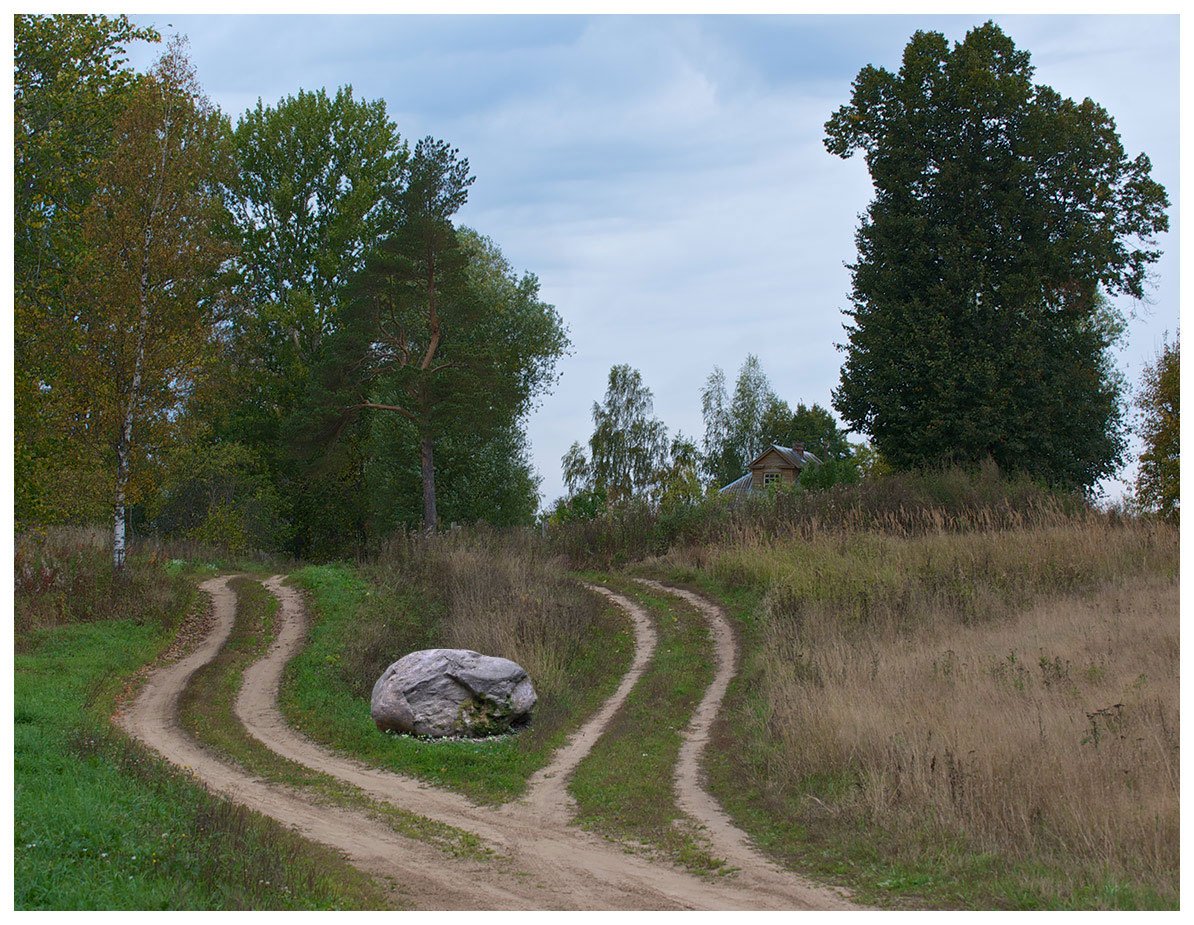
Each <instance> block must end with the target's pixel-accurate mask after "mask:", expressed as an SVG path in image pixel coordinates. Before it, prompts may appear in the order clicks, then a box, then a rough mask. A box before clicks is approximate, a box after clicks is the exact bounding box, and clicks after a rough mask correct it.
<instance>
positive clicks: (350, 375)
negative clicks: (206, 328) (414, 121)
mask: <svg viewBox="0 0 1194 925" xmlns="http://www.w3.org/2000/svg"><path fill="white" fill-rule="evenodd" d="M472 182H473V177H471V176H470V175H469V167H468V161H467V160H465V159H462V158H461V157H460V156H459V152H457V151H456V150H455V149H454V148H451V147H449V146H448V145H447V144H445V143H444V142H442V141H436V140H434V139H431V138H425V139H423V140H422V141H420V142H419V143H418V145H416V147H415V151H414V154H413V156H412V157H411V160H410V163H409V169H408V175H407V178H406V184H405V187H404V188H403V190H402V192H401V194H400V195H399V196H398V199H397V206H398V208H397V210H396V211H397V225H396V227H395V228H394V231H393V233H392V234H391V235H390V236H389V237H388V238H387V239H386V240H385V241H384V242H383V243H382V244H381V245H380V246H379V247H378V249H377V250H376V252H375V253H374V254H373V255H372V256H371V257H370V258H369V259H368V260H367V261H366V264H365V267H364V269H363V270H362V271H361V273H360V274H359V275H358V277H357V279H356V281H355V282H354V284H353V287H352V297H351V299H350V300H349V301H348V302H347V303H346V305H345V306H344V309H343V312H342V316H343V324H342V325H341V328H340V330H339V331H338V332H337V334H336V337H335V341H334V344H333V348H332V349H331V350H330V351H329V354H328V363H327V365H326V366H325V368H324V371H325V375H324V377H323V380H322V381H323V384H324V387H325V388H326V390H327V393H326V398H325V402H327V401H330V402H331V404H332V406H333V407H335V409H336V411H337V412H338V414H337V415H336V420H338V422H339V423H340V424H341V425H343V423H344V422H345V421H347V420H349V419H350V418H351V416H352V415H353V414H355V413H357V412H361V411H369V412H378V413H384V414H395V415H398V416H399V417H402V418H404V419H406V420H407V421H408V422H410V424H411V425H412V426H413V427H414V428H415V430H416V432H417V434H418V445H419V456H420V472H421V481H422V488H423V524H424V527H425V529H427V530H433V529H435V527H436V524H437V523H438V519H439V518H438V512H437V508H436V484H435V479H436V464H435V453H436V443H437V441H438V440H440V439H442V438H443V437H445V436H446V435H450V434H451V435H471V436H472V437H473V438H474V439H475V440H476V441H478V442H485V440H486V439H487V438H489V437H492V436H494V435H496V434H498V433H499V432H500V431H502V430H503V429H504V428H506V427H508V426H509V425H510V424H511V422H515V421H520V420H521V418H522V416H523V415H524V414H525V413H526V411H527V410H528V409H529V407H530V403H531V402H532V401H533V400H534V398H535V396H536V395H537V394H539V393H540V392H541V391H542V390H543V389H544V388H546V387H547V386H548V385H549V384H550V382H551V380H552V378H553V376H554V368H555V364H556V361H557V360H558V358H559V357H560V355H561V354H562V353H563V351H564V350H565V349H566V347H567V337H566V335H565V333H564V329H563V326H562V324H561V323H560V320H559V316H558V315H557V314H556V313H555V310H554V309H553V308H552V307H551V306H550V305H547V304H546V303H544V302H542V301H540V299H539V297H538V281H537V280H536V279H535V278H534V277H533V276H529V275H527V276H523V277H522V278H521V279H519V278H517V277H515V276H514V275H513V273H512V271H511V270H510V268H509V266H508V265H507V264H506V262H505V260H504V259H503V258H502V257H501V255H500V253H499V252H498V251H497V249H496V247H494V245H493V244H492V242H489V241H488V240H486V239H483V238H481V237H480V236H477V235H475V234H471V233H462V232H460V231H458V230H457V229H456V227H455V226H454V225H453V222H452V217H453V216H454V215H455V213H456V212H457V210H458V209H459V208H460V207H461V206H462V205H463V204H464V202H465V200H466V198H467V195H468V187H469V186H470V185H471V184H472Z"/></svg>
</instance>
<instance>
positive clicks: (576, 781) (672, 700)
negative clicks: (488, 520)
mask: <svg viewBox="0 0 1194 925" xmlns="http://www.w3.org/2000/svg"><path fill="white" fill-rule="evenodd" d="M592 580H593V581H596V582H599V583H600V584H603V585H607V586H608V587H610V588H613V589H614V590H615V591H618V592H619V593H621V594H623V595H626V596H628V597H631V598H633V599H635V600H637V601H638V602H639V603H640V604H642V605H643V606H644V607H645V608H647V609H648V610H649V612H650V615H651V617H652V618H653V620H654V623H655V628H656V632H657V634H658V642H657V646H656V649H655V654H654V655H653V656H652V658H651V661H650V662H649V663H648V665H647V669H646V671H645V672H644V673H643V676H642V677H641V678H640V679H639V682H638V683H637V684H636V685H635V686H634V688H633V689H632V690H631V692H630V695H629V696H628V697H627V699H626V702H625V703H624V704H623V705H622V707H621V709H619V710H618V712H617V713H616V714H615V715H614V718H613V721H612V722H611V724H610V727H609V728H608V729H607V731H606V733H605V735H603V736H602V737H601V739H600V740H599V741H598V742H597V744H596V745H595V746H594V748H593V750H592V751H591V752H590V753H589V754H588V755H587V756H586V757H585V759H584V761H582V762H581V763H580V766H579V767H578V768H577V770H576V773H575V775H574V776H573V778H572V782H571V784H570V785H569V791H570V792H571V793H572V795H573V796H575V797H576V800H577V804H578V807H579V821H580V823H581V824H582V825H584V826H585V827H586V828H590V829H594V830H596V831H598V832H601V833H602V834H604V835H608V836H610V837H613V838H616V839H619V840H630V841H631V842H637V843H639V844H641V845H644V846H648V847H649V848H651V849H654V850H656V851H659V852H662V853H663V854H664V855H665V856H667V857H669V858H671V859H672V860H674V861H676V862H677V863H679V864H681V865H683V866H685V867H688V868H690V869H692V870H694V871H697V872H700V873H718V872H725V870H726V868H725V862H724V861H722V860H720V859H718V858H716V857H714V856H712V855H711V854H710V852H709V850H708V849H707V847H706V846H705V845H704V843H703V841H702V839H701V837H700V836H699V835H698V830H697V829H696V826H695V823H694V822H693V821H692V820H690V819H689V818H688V817H687V816H685V815H684V814H683V813H682V812H680V810H679V809H678V808H677V806H676V798H675V787H674V783H673V780H674V768H675V765H676V758H677V756H678V754H679V751H680V745H681V740H682V734H683V731H684V729H685V728H686V727H687V725H688V723H689V721H690V720H691V718H692V714H693V712H694V711H695V710H696V707H697V704H699V703H700V700H701V697H702V696H703V695H704V692H705V689H706V688H707V687H708V686H709V683H710V682H711V681H712V680H713V673H714V667H713V658H712V651H711V646H712V641H711V639H710V636H709V630H708V626H707V624H706V622H705V620H704V618H703V617H702V616H701V615H700V614H699V613H698V612H697V611H696V610H694V609H693V608H691V607H689V606H688V605H687V604H685V603H684V602H682V601H680V600H678V599H676V598H674V597H671V596H670V595H667V594H660V593H657V592H654V591H650V590H648V589H645V588H644V587H643V586H641V585H638V584H635V583H633V582H629V581H626V580H624V579H616V578H611V577H610V576H601V575H599V576H592Z"/></svg>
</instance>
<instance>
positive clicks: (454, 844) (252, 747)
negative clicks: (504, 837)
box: [179, 578, 491, 859]
mask: <svg viewBox="0 0 1194 925" xmlns="http://www.w3.org/2000/svg"><path fill="white" fill-rule="evenodd" d="M231 586H232V588H233V590H234V591H235V592H236V623H235V625H234V626H233V629H232V633H231V635H230V636H229V637H228V642H227V643H226V644H225V646H224V648H223V649H221V650H220V653H219V655H218V656H216V658H215V659H213V660H212V661H211V662H209V663H208V664H207V665H205V666H204V667H203V668H201V669H199V671H197V672H195V674H194V676H193V677H192V678H191V683H190V684H188V685H187V688H186V690H185V691H184V692H183V695H182V698H181V699H180V702H179V713H180V717H181V720H182V723H183V726H184V727H185V728H186V729H187V731H188V732H190V733H191V735H193V736H195V738H196V739H198V740H199V741H200V742H202V743H203V744H204V745H206V746H208V747H210V748H211V749H213V750H214V751H216V752H218V753H219V754H220V755H221V757H226V758H230V759H232V760H233V761H235V762H236V763H237V764H239V765H240V766H241V767H243V768H244V769H245V770H246V771H248V772H250V773H251V774H257V775H260V776H261V777H264V778H266V779H267V780H271V781H274V782H276V783H281V784H285V785H287V786H290V787H296V788H302V789H303V790H305V791H307V792H308V794H310V795H312V796H314V797H316V798H317V799H319V800H320V801H321V802H326V803H333V804H336V805H339V806H345V807H348V808H351V809H360V810H364V811H366V812H368V813H369V814H370V815H371V816H374V817H376V818H377V819H379V820H380V821H382V822H384V823H385V824H386V825H388V826H390V827H391V828H392V829H394V831H395V832H397V833H398V834H400V835H404V836H406V837H408V838H417V839H419V840H421V841H425V842H428V843H429V844H432V845H434V846H435V847H437V848H440V849H441V850H443V851H444V852H445V853H447V854H450V855H451V856H453V857H471V858H475V859H481V858H486V857H489V856H490V854H491V852H490V851H489V850H488V849H486V848H485V847H484V846H483V845H482V844H481V842H480V840H479V839H478V838H477V837H476V836H475V835H473V834H472V833H471V832H465V831H463V830H461V829H457V828H454V827H452V826H449V825H445V824H443V823H440V822H435V821H434V820H431V819H426V818H424V817H422V816H419V815H417V814H415V813H412V812H409V811H406V810H403V809H400V808H398V807H396V806H391V805H389V804H386V803H380V802H378V801H375V800H373V799H371V798H370V797H369V796H368V795H366V794H364V793H362V792H361V791H360V790H358V789H357V788H355V787H353V786H351V785H350V784H346V783H344V782H343V781H338V780H336V779H335V778H334V777H331V776H330V775H327V774H323V773H320V772H318V771H313V770H311V769H310V768H307V767H304V766H303V765H301V764H297V763H295V762H293V761H290V760H289V759H287V758H283V757H282V756H280V755H277V754H275V753H274V752H272V751H270V750H269V749H268V748H266V747H265V746H264V745H262V744H261V743H260V742H258V741H257V740H256V739H254V738H253V737H252V736H250V735H249V734H248V733H247V732H246V731H245V728H244V726H242V725H241V723H240V721H239V720H238V719H237V717H236V714H235V712H234V704H235V701H236V696H237V694H238V693H239V691H240V686H241V678H242V676H243V674H244V670H245V669H246V668H247V667H248V666H249V665H251V664H252V663H253V662H255V661H256V660H257V659H259V658H261V657H262V656H263V655H264V654H265V652H266V650H267V649H268V647H269V644H270V641H271V640H272V639H273V637H274V635H275V633H276V625H275V624H276V617H277V611H278V601H277V599H276V598H275V597H274V596H273V595H272V594H270V593H269V592H268V591H267V590H266V589H265V588H264V587H262V585H261V584H260V583H259V582H257V581H254V580H252V579H249V578H235V579H233V580H232V582H231Z"/></svg>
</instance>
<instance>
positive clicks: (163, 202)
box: [75, 39, 231, 570]
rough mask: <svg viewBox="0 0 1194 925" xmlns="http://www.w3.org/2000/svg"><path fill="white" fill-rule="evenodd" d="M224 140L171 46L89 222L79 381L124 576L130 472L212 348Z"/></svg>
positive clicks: (137, 99) (221, 255) (120, 133)
mask: <svg viewBox="0 0 1194 925" xmlns="http://www.w3.org/2000/svg"><path fill="white" fill-rule="evenodd" d="M228 131H229V130H228V126H227V123H226V121H225V120H224V119H222V118H221V117H220V115H219V114H218V112H217V111H216V110H215V109H214V108H213V107H212V105H211V104H210V103H209V102H208V101H207V100H206V99H205V98H204V97H203V96H202V94H201V93H200V90H199V87H198V83H197V81H196V79H195V74H194V71H193V70H192V68H191V65H190V62H189V61H188V59H187V56H186V51H185V45H184V43H183V41H182V40H179V39H176V40H175V41H174V42H172V43H171V44H170V46H169V48H168V49H167V51H166V53H165V54H164V55H163V56H162V58H161V59H160V60H159V62H158V64H157V65H156V67H155V68H154V69H153V71H152V72H151V73H149V74H147V75H145V76H143V77H142V78H141V79H140V80H139V82H138V84H137V86H136V87H135V89H134V90H133V92H132V94H131V97H130V101H129V104H128V106H127V108H126V109H125V110H124V112H123V113H122V114H121V115H120V116H119V117H118V119H117V121H116V129H115V134H114V138H113V143H112V148H111V154H110V156H109V158H108V159H107V161H106V162H105V164H104V165H103V166H102V167H101V169H100V171H99V175H98V178H97V184H96V191H95V195H94V197H93V198H92V201H91V203H90V205H89V206H88V208H87V210H86V212H85V214H84V220H83V237H84V243H85V257H84V259H83V261H82V266H81V268H80V272H79V276H78V282H77V285H76V293H75V297H76V302H77V312H78V314H77V322H78V325H79V328H80V330H81V333H82V337H83V339H84V341H85V344H86V350H85V351H84V353H83V355H82V359H81V361H80V369H79V372H81V373H82V375H83V381H85V382H86V383H87V384H88V386H89V388H90V394H91V399H92V401H91V404H90V407H89V408H88V409H87V410H86V412H85V413H84V414H85V416H86V417H87V418H88V420H89V425H90V426H92V427H94V428H96V429H97V430H98V431H99V432H100V433H103V434H105V435H106V439H107V440H109V441H110V445H111V449H112V459H113V463H114V472H113V476H114V479H113V488H114V497H113V530H112V563H113V566H114V568H115V569H117V570H121V569H122V568H123V566H124V561H125V546H126V535H125V534H126V510H127V506H128V503H129V487H130V478H131V475H132V474H133V468H134V464H135V463H136V461H137V459H138V456H139V455H140V456H141V457H142V458H144V457H146V456H147V455H149V452H148V451H149V450H151V448H152V444H153V442H154V439H155V438H156V437H158V436H160V434H161V432H162V431H163V430H164V429H168V428H169V426H170V424H171V422H172V421H173V420H175V419H176V418H177V416H178V413H179V411H180V408H181V406H182V403H183V402H184V401H185V399H186V396H187V394H188V393H189V391H190V389H191V388H192V386H193V383H194V381H195V376H196V374H197V372H198V370H199V367H200V362H201V359H202V356H203V353H204V348H205V346H206V344H207V343H208V341H209V336H208V335H209V332H210V325H211V322H212V319H213V310H214V306H215V305H216V298H215V296H216V293H217V291H218V283H219V281H218V275H219V271H220V269H221V267H222V266H223V265H224V264H225V262H226V261H227V260H228V258H229V256H230V249H229V247H228V245H227V244H226V243H225V242H226V238H225V237H224V235H223V233H222V232H223V229H224V227H225V219H226V211H225V207H224V192H225V183H226V180H227V178H228V177H229V176H230V165H231V161H230V158H229V156H228V146H227V136H228ZM139 448H140V449H141V450H142V452H141V453H140V454H138V449H139Z"/></svg>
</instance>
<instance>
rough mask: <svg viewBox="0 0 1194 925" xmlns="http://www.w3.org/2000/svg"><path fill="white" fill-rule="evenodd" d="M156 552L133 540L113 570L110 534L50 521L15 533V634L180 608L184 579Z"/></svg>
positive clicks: (164, 615)
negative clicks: (121, 570)
mask: <svg viewBox="0 0 1194 925" xmlns="http://www.w3.org/2000/svg"><path fill="white" fill-rule="evenodd" d="M167 561H168V560H167V559H166V558H165V557H164V556H163V555H161V554H160V553H159V552H158V551H149V552H146V551H144V550H143V549H142V548H140V547H134V549H133V550H132V554H131V555H130V557H129V558H128V560H127V562H126V565H125V570H124V574H123V575H122V576H117V575H115V574H114V572H113V570H112V536H111V533H109V532H107V531H105V530H102V529H99V528H96V527H51V528H49V529H40V530H28V531H25V532H24V533H20V534H18V535H17V537H16V549H15V552H14V557H13V586H14V587H13V592H14V607H13V609H14V624H15V630H16V634H17V637H18V638H20V637H21V636H22V635H23V634H25V633H28V632H29V631H30V630H33V629H37V628H40V627H46V626H57V625H60V624H64V623H76V622H79V623H84V622H92V621H96V620H118V619H134V620H138V621H146V620H149V621H158V622H164V621H168V620H170V619H172V618H173V617H174V616H175V615H177V614H178V613H180V612H181V609H182V606H183V602H184V601H185V600H186V599H187V598H188V597H189V595H190V593H191V590H190V585H189V584H188V583H187V582H186V581H185V580H184V579H183V578H181V577H179V576H178V575H175V574H171V573H170V572H169V571H168V570H167V569H166V568H165V566H166V563H167Z"/></svg>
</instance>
